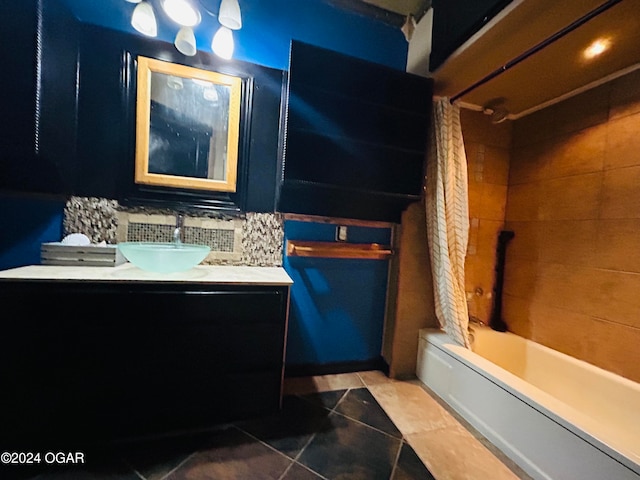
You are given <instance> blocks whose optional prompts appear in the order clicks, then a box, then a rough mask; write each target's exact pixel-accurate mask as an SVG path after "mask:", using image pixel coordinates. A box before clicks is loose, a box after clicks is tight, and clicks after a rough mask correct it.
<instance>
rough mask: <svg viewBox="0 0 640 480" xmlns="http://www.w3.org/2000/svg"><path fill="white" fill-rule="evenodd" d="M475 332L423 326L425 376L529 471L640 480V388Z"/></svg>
mask: <svg viewBox="0 0 640 480" xmlns="http://www.w3.org/2000/svg"><path fill="white" fill-rule="evenodd" d="M473 337H474V341H473V351H470V350H468V349H466V348H462V347H459V346H457V345H454V344H453V343H452V342H451V340H450V339H449V337H448V336H447V335H446V334H444V332H442V331H440V330H435V329H425V330H422V331H421V339H420V353H419V357H418V378H420V380H422V381H423V382H424V383H425V384H426V385H427V386H428V387H430V388H431V389H432V390H433V391H434V392H435V393H436V394H437V395H438V396H440V398H442V399H443V400H444V401H445V402H447V403H448V404H450V405H451V407H452V408H454V409H455V410H456V411H457V412H458V413H460V415H462V416H463V417H464V418H465V419H466V420H468V421H469V422H470V423H471V424H472V425H473V426H474V427H475V428H477V429H478V430H479V431H480V432H481V433H482V434H483V435H485V436H486V437H487V438H488V439H489V440H490V441H491V442H493V443H494V444H495V445H496V446H497V447H498V448H500V450H501V451H503V452H504V453H506V454H507V455H508V456H509V457H511V458H512V459H513V460H514V461H515V462H516V463H518V464H519V465H520V466H521V467H522V468H523V469H524V470H525V471H526V472H527V473H528V474H530V475H531V476H532V477H534V478H540V479H561V478H580V479H583V480H602V479H605V478H606V479H609V478H610V479H614V478H615V479H616V480H623V479H624V480H637V479H640V433H639V432H640V384H637V383H635V382H632V381H630V380H628V379H626V378H624V377H621V376H618V375H615V374H612V373H610V372H607V371H605V370H602V369H599V368H597V367H594V366H593V365H590V364H588V363H586V362H583V361H580V360H576V359H575V358H573V357H570V356H568V355H565V354H562V353H559V352H557V351H555V350H552V349H550V348H547V347H544V346H543V345H540V344H536V343H534V342H532V341H530V340H527V339H525V338H523V337H520V336H517V335H514V334H512V333H500V332H495V331H493V330H491V329H489V328H488V327H474V328H473ZM614 405H615V408H612V406H614ZM416 423H417V422H416V421H413V422H412V425H416ZM461 456H464V454H462V455H461Z"/></svg>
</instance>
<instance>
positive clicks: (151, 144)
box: [135, 56, 242, 192]
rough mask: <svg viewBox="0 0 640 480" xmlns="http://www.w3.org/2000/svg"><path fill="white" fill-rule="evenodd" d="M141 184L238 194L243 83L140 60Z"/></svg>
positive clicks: (137, 179)
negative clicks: (237, 181) (236, 192)
mask: <svg viewBox="0 0 640 480" xmlns="http://www.w3.org/2000/svg"><path fill="white" fill-rule="evenodd" d="M137 64H138V68H137V96H136V154H135V182H136V183H139V184H146V185H157V186H163V187H177V188H187V189H197V190H210V191H218V192H235V191H236V179H237V167H238V145H239V135H240V108H241V94H242V79H241V78H239V77H234V76H231V75H226V74H221V73H218V72H212V71H208V70H202V69H198V68H193V67H188V66H185V65H179V64H176V63H170V62H165V61H162V60H157V59H153V58H147V57H143V56H138V58H137Z"/></svg>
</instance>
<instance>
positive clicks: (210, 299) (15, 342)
mask: <svg viewBox="0 0 640 480" xmlns="http://www.w3.org/2000/svg"><path fill="white" fill-rule="evenodd" d="M0 299H1V300H2V301H3V302H4V304H5V305H7V304H9V305H11V306H13V307H14V308H15V311H17V312H18V314H17V315H16V318H15V320H14V321H13V322H11V324H10V325H9V326H8V328H7V332H6V333H7V334H6V335H4V336H3V337H2V340H0V342H1V345H0V350H1V353H0V360H1V361H2V365H1V366H0V369H1V371H2V375H1V379H0V380H1V381H2V384H3V385H9V386H10V390H11V392H12V395H11V397H10V398H7V399H6V400H4V402H5V405H4V408H3V409H2V413H1V415H2V427H3V428H2V430H3V431H4V432H12V433H11V434H10V435H9V437H8V440H11V438H13V437H12V436H11V435H12V434H13V433H18V432H20V433H22V434H23V436H24V435H27V436H25V437H24V438H26V439H28V438H29V436H34V435H35V436H37V437H39V438H40V437H42V438H55V439H59V438H61V437H60V434H61V432H66V433H67V434H68V435H67V437H68V439H71V440H73V439H78V438H86V437H92V438H94V437H98V439H99V438H103V437H109V438H110V437H130V436H138V435H149V434H160V433H166V432H169V431H173V430H185V429H196V428H197V429H200V428H206V427H209V426H212V425H214V424H216V423H219V422H221V421H228V420H230V419H235V418H239V417H244V416H247V415H253V414H257V413H266V412H272V411H275V410H277V409H278V408H279V404H280V390H281V378H282V367H283V365H282V362H283V349H284V332H285V315H286V301H287V291H286V289H284V290H283V289H281V288H253V287H246V288H245V289H243V288H240V289H239V290H232V289H222V290H213V289H210V288H188V287H187V288H185V287H183V286H179V287H167V286H162V287H160V286H155V285H147V286H141V285H130V286H127V285H126V284H124V285H123V284H117V285H98V284H91V283H88V284H85V285H79V284H56V283H31V284H29V283H19V284H7V285H3V288H2V292H1V293H0Z"/></svg>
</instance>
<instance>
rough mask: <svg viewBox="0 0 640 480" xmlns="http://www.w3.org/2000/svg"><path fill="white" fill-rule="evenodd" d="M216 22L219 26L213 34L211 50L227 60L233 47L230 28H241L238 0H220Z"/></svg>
mask: <svg viewBox="0 0 640 480" xmlns="http://www.w3.org/2000/svg"><path fill="white" fill-rule="evenodd" d="M218 22H220V25H221V26H220V28H219V29H218V31H217V32H216V34H215V35H214V36H213V40H212V42H211V50H213V53H215V54H216V55H218V56H219V57H220V58H224V59H225V60H229V59H230V58H231V57H232V56H233V50H234V47H235V45H234V41H233V32H232V31H231V30H239V29H241V28H242V16H241V15H240V4H239V3H238V0H222V1H221V2H220V11H219V12H218Z"/></svg>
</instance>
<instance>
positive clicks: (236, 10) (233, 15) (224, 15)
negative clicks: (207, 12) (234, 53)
mask: <svg viewBox="0 0 640 480" xmlns="http://www.w3.org/2000/svg"><path fill="white" fill-rule="evenodd" d="M218 21H219V22H220V25H224V26H225V27H227V28H230V29H231V30H240V29H241V28H242V17H241V16H240V4H239V3H238V0H222V2H221V3H220V11H219V12H218Z"/></svg>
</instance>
